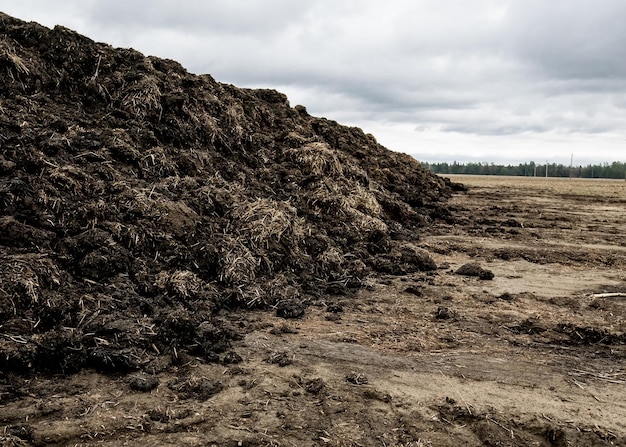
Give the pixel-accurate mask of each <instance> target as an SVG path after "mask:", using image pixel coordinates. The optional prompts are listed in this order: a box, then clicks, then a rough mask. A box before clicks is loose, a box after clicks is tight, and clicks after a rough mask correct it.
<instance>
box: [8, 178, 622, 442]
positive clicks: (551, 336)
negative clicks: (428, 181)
mask: <svg viewBox="0 0 626 447" xmlns="http://www.w3.org/2000/svg"><path fill="white" fill-rule="evenodd" d="M453 181H456V182H461V183H464V184H465V185H467V186H468V187H469V190H468V191H467V192H460V193H457V194H455V195H454V197H453V198H452V200H451V208H452V210H453V214H454V215H455V216H457V219H456V222H455V223H450V224H445V223H438V224H437V225H435V226H434V227H433V228H431V229H430V230H428V233H427V234H425V235H424V234H423V235H422V238H421V241H420V245H421V246H422V247H423V248H425V249H427V250H428V251H429V252H431V253H433V258H434V260H435V262H436V263H437V266H438V269H437V270H436V271H432V272H418V273H414V274H408V275H404V276H385V275H382V274H376V275H375V276H372V277H369V278H368V279H367V282H368V283H367V287H365V288H362V289H359V290H356V291H350V290H348V291H345V290H344V292H345V293H346V294H345V295H336V296H333V297H332V299H331V298H323V299H320V300H319V301H317V302H314V303H313V304H314V305H313V306H311V307H310V308H309V309H308V310H307V313H306V314H305V315H304V317H302V318H300V319H289V320H287V319H283V318H280V317H278V316H276V315H275V314H274V313H271V312H267V311H247V312H234V313H232V314H228V315H227V317H228V318H229V319H230V321H231V322H232V323H233V325H235V326H236V327H238V328H239V329H241V330H242V332H244V333H245V334H246V335H245V336H244V337H243V338H242V339H241V340H239V341H236V342H235V343H234V345H233V349H232V352H229V353H227V355H225V356H224V358H223V360H222V361H221V363H212V364H206V363H205V362H202V361H199V360H198V359H196V358H194V357H189V356H187V357H183V358H181V359H179V361H178V362H177V363H178V364H177V365H175V366H168V367H166V368H162V369H161V370H159V371H156V370H155V374H154V375H151V374H146V373H142V374H139V375H138V374H135V373H133V374H131V375H101V374H97V373H95V372H90V371H89V370H84V371H82V372H79V373H78V374H75V375H71V376H55V377H50V376H46V375H42V376H41V377H38V376H33V377H28V378H24V377H21V378H20V377H11V380H10V382H9V381H7V384H9V383H10V386H11V387H12V389H11V390H10V392H5V393H4V394H5V397H6V396H9V397H10V398H4V397H3V398H2V401H1V405H0V419H1V421H2V424H3V426H4V430H3V432H4V436H3V437H1V438H0V445H7V446H11V445H38V446H41V445H59V446H60V445H75V446H95V445H109V446H118V445H130V446H133V445H152V446H155V447H156V446H174V445H176V446H207V445H215V446H309V445H310V446H318V445H321V446H324V445H325V446H415V447H417V446H460V445H465V446H560V447H562V446H605V445H615V446H626V404H625V402H626V387H625V386H624V385H625V384H626V362H625V358H626V346H625V345H626V332H625V328H626V297H625V296H623V293H624V292H626V274H625V273H624V266H625V264H626V248H625V246H624V245H625V244H624V234H626V224H625V221H624V217H625V216H626V211H625V205H626V183H625V182H620V181H602V180H595V181H579V180H569V179H544V178H503V177H454V178H453ZM468 263H478V264H479V265H480V267H482V268H483V269H484V270H488V271H491V272H492V273H493V274H494V277H493V279H491V280H488V279H484V280H481V279H479V278H478V277H475V276H462V275H459V274H457V273H456V271H457V270H458V268H459V267H461V266H462V265H465V264H468ZM620 293H621V294H622V295H621V296H620ZM601 294H603V295H601ZM166 363H169V362H166ZM4 389H5V391H6V386H5V387H4Z"/></svg>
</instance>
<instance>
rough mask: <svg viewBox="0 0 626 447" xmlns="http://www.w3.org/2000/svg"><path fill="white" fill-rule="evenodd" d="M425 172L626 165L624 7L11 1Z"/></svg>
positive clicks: (369, 0) (593, 2) (518, 2)
mask: <svg viewBox="0 0 626 447" xmlns="http://www.w3.org/2000/svg"><path fill="white" fill-rule="evenodd" d="M0 11H3V12H5V13H7V14H10V15H13V16H15V17H18V18H21V19H24V20H33V21H37V22H39V23H41V24H43V25H45V26H48V27H53V26H54V25H56V24H61V25H64V26H66V27H68V28H72V29H75V30H77V31H78V32H80V33H82V34H85V35H87V36H88V37H90V38H92V39H94V40H97V41H103V42H107V43H110V44H111V45H113V46H116V47H133V48H135V49H137V50H139V51H141V52H143V53H145V54H149V55H155V56H160V57H166V58H171V59H175V60H177V61H179V62H181V63H182V64H183V65H184V66H185V67H186V68H187V69H188V70H189V71H191V72H193V73H198V74H200V73H209V74H211V75H212V76H213V77H214V78H215V79H216V80H218V81H221V82H226V83H232V84H235V85H237V86H240V87H265V88H275V89H277V90H280V91H282V92H284V93H286V94H287V96H288V97H289V100H290V103H291V105H292V106H295V105H296V104H303V105H305V106H306V107H307V109H308V111H309V113H310V114H312V115H315V116H324V117H327V118H329V119H333V120H336V121H338V122H340V123H342V124H348V125H354V126H359V127H361V128H363V130H365V131H366V132H369V133H372V134H374V135H375V136H376V138H377V139H378V141H379V142H380V143H382V144H383V145H385V146H386V147H388V148H389V149H392V150H397V151H401V152H406V153H409V154H411V155H413V156H415V157H416V158H417V159H419V160H424V161H450V162H451V161H455V160H456V161H483V162H496V163H501V162H504V163H518V162H523V161H530V160H534V161H537V162H541V163H543V162H545V161H546V160H548V161H549V162H551V163H552V162H556V163H563V164H569V163H570V157H571V154H573V156H574V164H575V165H576V164H587V163H599V162H611V161H626V129H625V126H626V119H625V118H626V25H625V24H624V20H626V1H624V0H406V1H405V0H386V1H380V0H376V1H374V0H306V1H304V0H263V1H261V0H258V1H254V0H239V1H237V0H202V1H187V0H178V1H166V0H150V1H147V0H137V1H132V0H126V1H119V0H106V1H105V0H63V1H49V0H19V1H16V0H10V1H9V0H0Z"/></svg>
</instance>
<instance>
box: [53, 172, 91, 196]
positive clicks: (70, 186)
mask: <svg viewBox="0 0 626 447" xmlns="http://www.w3.org/2000/svg"><path fill="white" fill-rule="evenodd" d="M49 178H50V181H51V182H52V183H53V184H55V185H56V186H59V187H61V188H63V189H65V190H67V191H71V192H72V193H74V194H77V193H78V192H80V191H81V190H82V188H83V185H85V184H86V181H85V180H86V179H87V174H85V172H84V171H82V170H81V169H80V168H78V167H77V166H73V165H65V166H61V167H55V168H54V169H52V171H51V172H50V175H49Z"/></svg>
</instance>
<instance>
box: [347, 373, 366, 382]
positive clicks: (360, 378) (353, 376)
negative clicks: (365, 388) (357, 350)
mask: <svg viewBox="0 0 626 447" xmlns="http://www.w3.org/2000/svg"><path fill="white" fill-rule="evenodd" d="M346 382H349V383H352V384H354V385H366V384H367V383H368V382H369V379H368V378H367V376H366V375H365V374H363V373H357V372H354V371H353V372H351V373H350V374H348V375H346Z"/></svg>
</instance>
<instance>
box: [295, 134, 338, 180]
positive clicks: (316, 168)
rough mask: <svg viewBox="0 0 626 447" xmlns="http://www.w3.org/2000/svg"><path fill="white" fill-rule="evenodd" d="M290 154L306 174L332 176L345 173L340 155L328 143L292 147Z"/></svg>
mask: <svg viewBox="0 0 626 447" xmlns="http://www.w3.org/2000/svg"><path fill="white" fill-rule="evenodd" d="M288 154H289V156H290V157H291V159H292V160H294V161H295V162H296V163H298V164H299V165H300V169H301V170H302V172H303V173H304V174H308V175H310V174H313V175H328V176H331V177H339V176H342V175H343V167H342V164H341V161H340V160H339V157H338V156H337V154H336V152H335V151H334V150H333V149H331V148H330V147H329V146H328V144H326V143H318V142H314V143H309V144H307V145H305V146H302V147H299V148H295V149H290V150H289V151H288Z"/></svg>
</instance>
